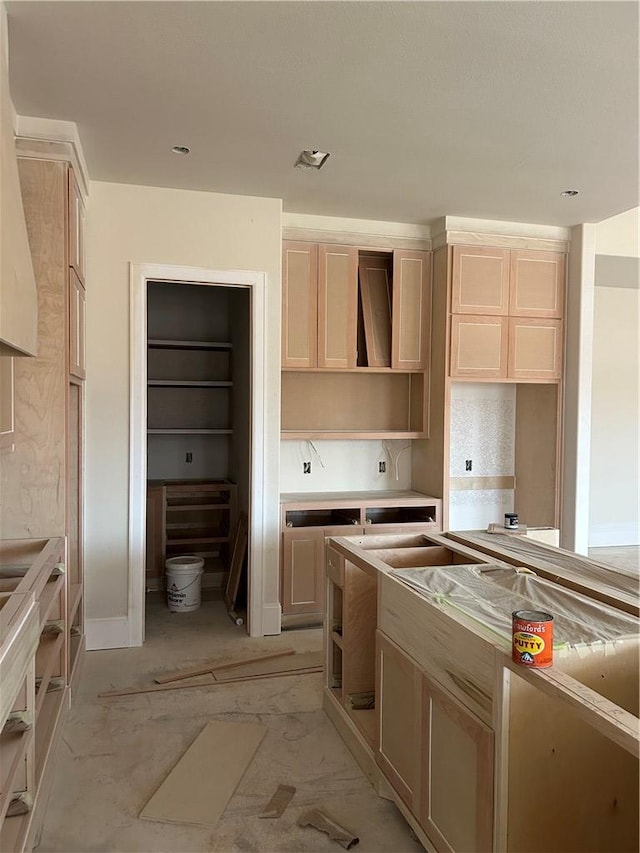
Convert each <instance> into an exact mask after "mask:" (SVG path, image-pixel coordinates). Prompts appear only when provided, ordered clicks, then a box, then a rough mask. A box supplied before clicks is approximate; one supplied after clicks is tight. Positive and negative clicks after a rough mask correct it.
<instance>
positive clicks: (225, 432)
mask: <svg viewBox="0 0 640 853" xmlns="http://www.w3.org/2000/svg"><path fill="white" fill-rule="evenodd" d="M146 309H147V310H146V352H145V355H146V389H145V390H146V428H145V432H146V436H145V440H146V500H145V506H146V513H145V529H146V546H145V560H144V563H145V565H144V590H145V594H144V599H145V622H146V630H147V632H148V631H150V630H154V631H156V630H168V631H170V630H171V625H172V624H175V623H176V620H179V621H180V622H181V623H182V624H183V625H184V622H185V621H191V622H193V626H194V629H196V630H202V629H204V630H206V627H207V626H212V624H213V622H214V621H216V620H222V619H224V620H228V619H229V611H230V613H231V616H232V618H233V620H234V621H235V622H236V624H237V625H238V626H243V627H238V629H237V630H238V636H244V634H245V632H246V631H247V621H248V620H247V610H248V609H249V608H248V604H249V595H248V584H249V576H250V570H251V566H250V553H249V552H250V548H249V547H248V533H247V531H248V519H249V518H250V494H251V489H250V482H251V461H252V450H251V448H252V442H251V431H252V428H251V423H252V417H251V414H252V413H251V408H252V406H251V401H252V394H251V388H252V375H251V374H252V367H251V365H252V352H251V288H250V287H242V286H229V285H225V284H217V283H195V282H186V281H180V282H175V281H162V280H152V279H149V280H147V282H146Z"/></svg>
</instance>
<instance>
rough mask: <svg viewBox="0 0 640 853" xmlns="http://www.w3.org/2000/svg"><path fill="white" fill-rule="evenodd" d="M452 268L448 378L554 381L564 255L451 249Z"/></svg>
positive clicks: (560, 329) (559, 339)
mask: <svg viewBox="0 0 640 853" xmlns="http://www.w3.org/2000/svg"><path fill="white" fill-rule="evenodd" d="M450 268H451V362H450V375H451V376H452V377H454V378H473V379H503V380H511V381H550V382H557V381H558V380H559V379H560V378H561V376H562V354H563V346H564V335H563V319H562V318H563V315H564V302H565V279H566V258H565V255H564V254H563V253H562V252H546V251H531V250H522V249H512V250H510V249H494V248H489V247H484V246H481V247H468V246H453V248H452V252H451V267H450Z"/></svg>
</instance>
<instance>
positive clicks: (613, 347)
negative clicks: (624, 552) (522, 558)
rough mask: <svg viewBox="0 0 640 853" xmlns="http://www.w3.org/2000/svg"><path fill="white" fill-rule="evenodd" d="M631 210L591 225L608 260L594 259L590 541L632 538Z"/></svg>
mask: <svg viewBox="0 0 640 853" xmlns="http://www.w3.org/2000/svg"><path fill="white" fill-rule="evenodd" d="M639 213H640V210H639V209H638V208H635V209H633V210H629V211H627V212H626V213H621V214H619V215H618V216H613V217H611V219H606V220H604V221H603V222H599V223H598V225H597V227H596V254H597V255H598V256H609V257H608V258H607V260H609V258H610V259H611V260H612V261H613V263H607V264H601V265H600V266H599V265H598V264H596V279H595V303H594V329H593V390H592V417H591V487H590V506H589V544H590V545H591V546H592V547H593V546H598V545H634V544H638V542H640V538H639V535H640V532H639V529H638V528H639V515H640V500H639V487H638V478H639V468H640V464H639V455H640V454H639V447H638V445H639V443H640V416H639V403H638V395H639V390H638V389H639V381H640V370H639V364H638V362H639V355H638V353H639V350H640V332H639V327H640V282H639V281H638V268H639V265H638V264H635V265H634V264H633V262H632V261H630V259H633V258H638V257H640V217H639ZM616 259H619V262H618V263H616V262H615V261H616ZM599 269H600V270H603V272H599ZM605 271H606V272H605ZM618 271H619V272H618Z"/></svg>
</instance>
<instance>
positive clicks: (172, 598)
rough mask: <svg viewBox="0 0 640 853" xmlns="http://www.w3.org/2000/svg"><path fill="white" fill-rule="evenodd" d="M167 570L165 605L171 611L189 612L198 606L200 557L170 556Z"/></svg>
mask: <svg viewBox="0 0 640 853" xmlns="http://www.w3.org/2000/svg"><path fill="white" fill-rule="evenodd" d="M164 566H165V569H166V570H167V606H168V608H169V610H171V611H172V613H189V612H190V611H192V610H197V609H198V608H199V607H200V581H201V578H202V573H203V572H204V560H203V559H202V557H170V558H169V559H168V560H167V561H166V562H165V564H164Z"/></svg>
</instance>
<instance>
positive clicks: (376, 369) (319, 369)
mask: <svg viewBox="0 0 640 853" xmlns="http://www.w3.org/2000/svg"><path fill="white" fill-rule="evenodd" d="M424 372H425V371H424V370H399V369H397V368H395V367H283V368H282V373H392V374H394V375H395V374H400V373H404V374H416V373H424Z"/></svg>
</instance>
